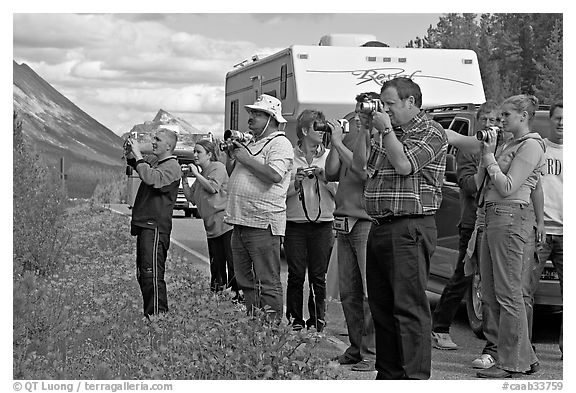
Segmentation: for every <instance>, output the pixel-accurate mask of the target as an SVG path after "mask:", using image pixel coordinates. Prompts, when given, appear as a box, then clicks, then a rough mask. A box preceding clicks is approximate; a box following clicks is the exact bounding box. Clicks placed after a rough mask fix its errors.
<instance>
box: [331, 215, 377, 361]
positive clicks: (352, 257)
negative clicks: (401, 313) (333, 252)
mask: <svg viewBox="0 0 576 393" xmlns="http://www.w3.org/2000/svg"><path fill="white" fill-rule="evenodd" d="M371 226H372V223H371V222H370V221H368V220H358V221H356V224H355V225H354V227H353V228H352V231H350V233H346V232H338V234H337V237H336V241H337V243H338V281H339V282H338V286H339V287H340V301H341V302H342V310H343V311H344V318H345V319H346V326H347V327H348V339H349V340H350V346H349V347H348V348H347V349H346V352H345V355H346V356H347V357H349V358H350V359H352V360H357V361H360V360H362V358H363V357H370V358H374V354H375V353H376V352H375V351H376V348H375V339H376V338H375V335H374V321H373V320H372V314H371V313H370V306H369V304H368V289H367V287H366V244H367V243H368V234H369V233H370V227H371Z"/></svg>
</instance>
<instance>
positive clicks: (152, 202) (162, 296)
mask: <svg viewBox="0 0 576 393" xmlns="http://www.w3.org/2000/svg"><path fill="white" fill-rule="evenodd" d="M177 140H178V137H177V135H176V134H175V133H174V132H173V131H171V130H168V129H164V128H161V129H159V130H158V131H157V132H156V134H155V135H154V139H153V141H152V155H149V156H146V157H144V156H143V155H142V151H141V146H140V144H139V143H138V141H137V140H135V139H132V138H129V139H127V140H126V143H125V149H126V161H127V163H128V165H130V166H131V167H133V168H134V169H135V170H136V172H137V173H138V176H139V177H140V179H141V180H142V183H140V186H139V187H138V193H137V194H136V199H135V200H134V207H133V208H132V221H131V224H130V234H131V235H133V236H136V278H137V279H138V284H139V285H140V290H141V292H142V298H143V300H144V315H145V316H146V317H149V316H150V315H152V314H158V313H160V312H166V311H168V296H167V293H166V282H165V280H164V274H165V270H166V257H167V254H168V248H169V247H170V232H171V231H172V209H173V208H174V203H175V202H176V196H177V194H178V186H179V185H180V177H181V176H182V171H181V169H180V165H179V164H178V160H177V159H176V156H175V155H174V148H175V147H176V142H177Z"/></svg>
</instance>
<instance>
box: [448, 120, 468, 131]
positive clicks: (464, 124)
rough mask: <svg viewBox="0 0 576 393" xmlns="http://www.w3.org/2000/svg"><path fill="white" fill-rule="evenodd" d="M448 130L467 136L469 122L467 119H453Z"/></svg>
mask: <svg viewBox="0 0 576 393" xmlns="http://www.w3.org/2000/svg"><path fill="white" fill-rule="evenodd" d="M450 129H451V130H452V131H456V132H457V133H459V134H462V135H468V130H469V129H470V122H469V121H468V119H462V118H454V120H453V121H452V124H450Z"/></svg>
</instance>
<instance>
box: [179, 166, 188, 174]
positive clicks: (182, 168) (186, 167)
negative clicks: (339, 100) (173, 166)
mask: <svg viewBox="0 0 576 393" xmlns="http://www.w3.org/2000/svg"><path fill="white" fill-rule="evenodd" d="M180 170H181V171H182V173H183V174H185V175H188V173H190V166H188V165H187V164H182V165H180Z"/></svg>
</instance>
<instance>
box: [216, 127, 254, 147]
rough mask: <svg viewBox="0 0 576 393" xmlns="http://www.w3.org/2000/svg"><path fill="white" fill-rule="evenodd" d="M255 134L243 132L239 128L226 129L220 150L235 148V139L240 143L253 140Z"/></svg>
mask: <svg viewBox="0 0 576 393" xmlns="http://www.w3.org/2000/svg"><path fill="white" fill-rule="evenodd" d="M252 138H253V136H252V134H250V133H247V132H241V131H237V130H226V131H224V142H220V146H219V148H220V150H221V151H229V150H234V149H235V148H236V145H235V144H234V143H233V141H237V142H240V143H247V142H249V141H250V140H252Z"/></svg>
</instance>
